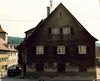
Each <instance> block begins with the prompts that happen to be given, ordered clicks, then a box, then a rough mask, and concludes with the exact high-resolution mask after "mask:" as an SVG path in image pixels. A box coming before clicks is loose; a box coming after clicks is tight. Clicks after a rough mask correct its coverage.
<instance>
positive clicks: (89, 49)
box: [19, 3, 97, 79]
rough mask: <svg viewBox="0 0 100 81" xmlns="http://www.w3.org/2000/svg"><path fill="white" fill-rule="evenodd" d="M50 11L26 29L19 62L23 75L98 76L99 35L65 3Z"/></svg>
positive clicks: (92, 77) (93, 77) (20, 47)
mask: <svg viewBox="0 0 100 81" xmlns="http://www.w3.org/2000/svg"><path fill="white" fill-rule="evenodd" d="M48 8H49V7H48ZM48 10H50V9H48ZM47 12H48V16H47V18H46V19H44V20H41V21H40V22H39V24H38V25H37V26H36V27H35V28H33V29H30V30H28V31H26V32H25V34H26V38H25V40H24V41H23V42H22V43H21V44H20V46H19V64H21V65H22V67H23V72H24V75H26V76H36V75H38V76H55V77H56V76H66V77H67V76H68V78H70V79H73V78H72V76H74V77H75V76H80V77H81V78H82V76H83V77H84V78H82V79H85V78H89V79H90V78H91V79H95V78H96V69H95V41H97V39H96V38H94V37H93V36H92V35H91V34H90V33H89V32H88V31H87V30H86V29H85V28H84V27H83V26H82V25H81V24H80V22H79V21H78V20H77V19H76V18H75V17H74V16H73V15H72V14H71V13H70V12H69V11H68V10H67V9H66V8H65V6H64V5H63V4H62V3H60V4H59V5H58V6H57V7H56V8H55V10H54V11H53V12H52V13H49V12H50V11H47Z"/></svg>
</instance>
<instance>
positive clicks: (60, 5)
mask: <svg viewBox="0 0 100 81" xmlns="http://www.w3.org/2000/svg"><path fill="white" fill-rule="evenodd" d="M59 7H62V8H64V9H65V10H66V11H68V12H69V10H68V9H67V8H66V7H65V6H64V5H63V4H62V3H60V4H59V5H58V6H57V7H56V8H55V10H54V11H53V12H52V13H51V14H49V15H48V16H47V18H46V19H44V20H41V22H40V23H39V24H38V25H37V26H36V27H35V30H34V31H33V32H32V34H31V35H30V36H29V37H28V38H27V39H26V40H24V41H23V43H25V41H27V40H28V39H30V37H31V36H33V35H35V33H36V31H37V30H38V29H39V28H40V27H41V26H42V25H43V24H44V23H46V20H48V19H49V18H50V17H51V16H52V15H53V14H54V13H55V11H56V10H57V9H58V8H59ZM69 13H70V12H69ZM70 15H71V16H72V17H73V19H74V21H75V22H76V23H77V25H78V26H79V27H82V28H83V29H84V30H85V31H86V33H88V34H89V35H90V36H91V37H92V38H93V39H94V40H95V41H97V39H96V38H94V37H93V36H92V35H91V34H90V33H89V32H88V31H87V30H86V29H85V28H84V27H83V26H82V25H81V24H80V22H79V21H78V20H77V19H76V18H75V17H74V16H73V15H72V14H71V13H70ZM32 30H33V29H32ZM29 31H31V30H29Z"/></svg>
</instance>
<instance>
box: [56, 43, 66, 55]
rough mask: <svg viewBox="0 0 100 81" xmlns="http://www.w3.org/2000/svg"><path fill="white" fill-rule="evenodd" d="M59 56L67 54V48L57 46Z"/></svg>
mask: <svg viewBox="0 0 100 81" xmlns="http://www.w3.org/2000/svg"><path fill="white" fill-rule="evenodd" d="M57 54H65V46H63V45H62V46H57Z"/></svg>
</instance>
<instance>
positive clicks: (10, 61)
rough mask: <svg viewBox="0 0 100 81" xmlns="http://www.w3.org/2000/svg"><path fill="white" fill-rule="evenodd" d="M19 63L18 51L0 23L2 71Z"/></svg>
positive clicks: (0, 63) (0, 64) (0, 65)
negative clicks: (9, 40)
mask: <svg viewBox="0 0 100 81" xmlns="http://www.w3.org/2000/svg"><path fill="white" fill-rule="evenodd" d="M17 65H18V51H17V50H16V49H15V48H14V45H12V44H10V43H9V42H8V39H7V33H6V32H5V31H4V30H3V29H2V27H1V25H0V72H1V73H2V71H6V70H7V69H8V68H11V67H15V66H17Z"/></svg>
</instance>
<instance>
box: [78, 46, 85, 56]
mask: <svg viewBox="0 0 100 81" xmlns="http://www.w3.org/2000/svg"><path fill="white" fill-rule="evenodd" d="M78 53H79V54H86V46H85V45H79V46H78Z"/></svg>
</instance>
